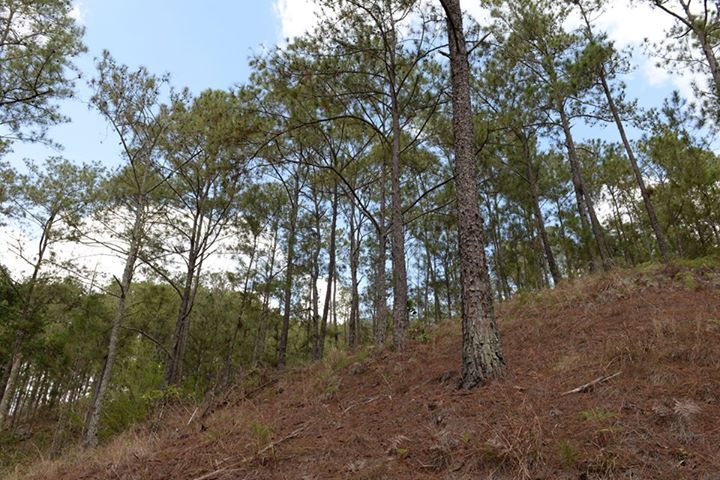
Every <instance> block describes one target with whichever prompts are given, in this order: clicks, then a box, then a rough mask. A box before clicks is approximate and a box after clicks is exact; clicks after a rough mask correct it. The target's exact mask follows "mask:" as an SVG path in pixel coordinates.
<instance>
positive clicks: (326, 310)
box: [317, 183, 338, 359]
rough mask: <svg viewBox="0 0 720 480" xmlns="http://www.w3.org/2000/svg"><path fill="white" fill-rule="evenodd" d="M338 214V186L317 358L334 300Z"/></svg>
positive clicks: (333, 211) (334, 191)
mask: <svg viewBox="0 0 720 480" xmlns="http://www.w3.org/2000/svg"><path fill="white" fill-rule="evenodd" d="M337 214H338V187H337V183H335V186H334V187H333V200H332V219H331V221H330V245H329V246H328V256H329V259H328V276H327V290H326V291H325V304H324V305H323V311H322V321H321V323H320V342H319V344H318V355H317V358H318V359H320V358H322V357H323V354H324V352H325V336H326V334H327V324H328V317H329V315H330V302H331V301H332V294H333V292H332V290H333V280H334V278H335V250H336V248H335V234H336V232H335V229H336V227H337Z"/></svg>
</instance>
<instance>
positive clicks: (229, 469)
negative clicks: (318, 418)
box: [194, 423, 308, 480]
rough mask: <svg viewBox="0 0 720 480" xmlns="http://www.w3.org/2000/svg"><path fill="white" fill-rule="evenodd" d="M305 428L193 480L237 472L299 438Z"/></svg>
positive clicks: (300, 427)
mask: <svg viewBox="0 0 720 480" xmlns="http://www.w3.org/2000/svg"><path fill="white" fill-rule="evenodd" d="M307 426H308V424H307V423H305V424H303V425H300V426H299V427H298V428H296V429H295V430H293V431H292V432H290V433H289V434H288V435H286V436H284V437H283V438H281V439H280V440H276V441H274V442H270V443H269V444H267V445H266V446H265V447H263V448H261V449H260V450H258V451H257V452H256V453H255V454H254V455H251V456H249V457H246V458H243V459H242V460H241V461H239V462H237V463H235V464H233V465H228V466H227V467H223V468H219V469H217V470H215V471H212V472H210V473H206V474H204V475H202V476H200V477H197V478H195V479H194V480H209V479H210V478H213V477H215V476H216V475H219V474H221V473H222V474H228V473H231V472H239V471H240V470H241V469H240V468H239V467H240V465H243V464H245V463H248V462H250V461H251V460H254V459H255V458H257V457H258V456H260V455H262V454H263V453H265V452H267V451H268V450H271V449H273V448H275V447H277V446H278V445H280V444H281V443H283V442H286V441H287V440H290V439H291V438H295V437H297V436H299V435H300V433H302V431H303V430H305V428H307Z"/></svg>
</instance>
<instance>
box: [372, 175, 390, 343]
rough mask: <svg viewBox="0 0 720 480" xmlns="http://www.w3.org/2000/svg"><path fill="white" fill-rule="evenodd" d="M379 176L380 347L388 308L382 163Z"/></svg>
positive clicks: (377, 320)
mask: <svg viewBox="0 0 720 480" xmlns="http://www.w3.org/2000/svg"><path fill="white" fill-rule="evenodd" d="M381 168H382V172H381V175H380V219H379V223H380V228H379V229H377V236H378V254H377V260H376V263H375V318H374V322H373V327H374V331H373V334H374V337H375V344H376V345H382V344H383V343H384V342H385V331H386V328H387V317H388V306H387V293H386V292H387V289H386V285H387V276H386V273H385V260H386V247H387V245H386V242H387V237H386V229H385V164H384V162H383V165H382V167H381Z"/></svg>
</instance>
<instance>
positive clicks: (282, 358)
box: [278, 172, 300, 371]
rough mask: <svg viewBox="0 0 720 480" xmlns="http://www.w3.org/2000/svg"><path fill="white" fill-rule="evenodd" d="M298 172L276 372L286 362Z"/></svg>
mask: <svg viewBox="0 0 720 480" xmlns="http://www.w3.org/2000/svg"><path fill="white" fill-rule="evenodd" d="M299 175H300V172H295V178H294V186H293V188H294V190H293V196H292V198H290V199H289V201H290V218H289V219H288V234H287V235H288V236H287V252H286V261H287V268H286V269H285V285H284V292H283V322H282V330H281V331H280V342H279V344H278V370H280V371H282V370H284V369H285V364H286V362H287V344H288V335H289V333H290V309H291V308H292V304H291V303H292V286H293V271H294V267H295V266H294V262H295V235H296V234H295V230H296V227H297V216H298V202H299V200H300V180H299V178H298V176H299Z"/></svg>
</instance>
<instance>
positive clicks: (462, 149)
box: [441, 0, 505, 388]
mask: <svg viewBox="0 0 720 480" xmlns="http://www.w3.org/2000/svg"><path fill="white" fill-rule="evenodd" d="M441 3H442V6H443V8H444V10H445V14H446V15H447V29H448V43H449V45H450V72H451V82H452V105H453V134H454V138H455V185H456V186H455V191H456V195H457V209H458V236H459V247H460V286H461V291H462V292H461V295H462V297H461V298H462V330H463V346H462V371H461V379H460V386H461V387H462V388H473V387H476V386H478V385H481V384H484V383H485V382H487V381H488V380H489V379H491V378H494V377H498V376H500V375H501V374H502V371H503V369H504V366H505V360H504V358H503V355H502V351H501V347H500V336H499V334H498V331H497V325H496V322H495V314H494V311H493V297H492V291H491V288H490V277H489V275H488V269H487V260H486V258H485V242H484V239H483V220H482V217H481V216H480V204H479V200H478V190H477V163H476V160H475V129H474V125H473V112H472V107H471V104H470V66H469V62H468V52H467V47H466V41H465V33H464V31H463V22H462V10H461V8H460V0H441Z"/></svg>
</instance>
